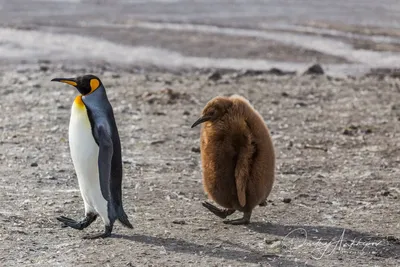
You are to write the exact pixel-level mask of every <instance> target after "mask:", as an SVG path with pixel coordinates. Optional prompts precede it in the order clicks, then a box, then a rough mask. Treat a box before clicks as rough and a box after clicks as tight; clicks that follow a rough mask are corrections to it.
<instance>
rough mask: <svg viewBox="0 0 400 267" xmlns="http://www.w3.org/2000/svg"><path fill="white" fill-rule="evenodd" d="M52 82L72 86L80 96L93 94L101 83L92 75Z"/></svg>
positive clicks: (55, 79) (56, 79) (59, 79)
mask: <svg viewBox="0 0 400 267" xmlns="http://www.w3.org/2000/svg"><path fill="white" fill-rule="evenodd" d="M51 81H52V82H62V83H67V84H69V85H72V86H74V87H75V88H76V89H77V90H78V91H79V93H81V94H82V95H88V94H90V93H93V92H94V91H95V90H96V89H97V88H99V87H100V86H101V85H102V83H101V81H100V79H99V78H98V77H96V76H94V75H92V74H88V75H84V76H79V77H77V78H54V79H52V80H51Z"/></svg>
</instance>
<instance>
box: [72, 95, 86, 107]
mask: <svg viewBox="0 0 400 267" xmlns="http://www.w3.org/2000/svg"><path fill="white" fill-rule="evenodd" d="M74 105H76V106H77V107H78V108H81V109H84V108H85V104H84V103H83V101H82V95H78V96H77V97H75V100H74Z"/></svg>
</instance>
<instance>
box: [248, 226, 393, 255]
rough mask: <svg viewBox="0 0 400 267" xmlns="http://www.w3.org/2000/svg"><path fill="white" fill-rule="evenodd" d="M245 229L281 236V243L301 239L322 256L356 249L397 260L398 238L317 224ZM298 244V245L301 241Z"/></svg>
mask: <svg viewBox="0 0 400 267" xmlns="http://www.w3.org/2000/svg"><path fill="white" fill-rule="evenodd" d="M247 227H248V229H250V230H252V231H254V232H258V233H263V234H269V235H275V236H281V237H283V241H282V242H283V244H284V245H285V243H286V242H287V243H288V244H289V245H290V243H292V244H293V241H294V240H291V239H300V240H301V241H302V242H303V244H306V243H307V242H308V244H309V245H311V247H314V248H315V249H316V250H317V251H318V246H319V251H321V250H322V251H323V250H325V249H326V250H325V252H324V253H327V254H328V253H329V252H334V250H340V251H344V250H346V249H347V250H353V251H354V250H355V251H358V252H359V253H360V255H363V254H364V255H365V254H369V255H373V256H376V257H382V258H394V259H400V239H398V238H395V237H384V236H379V235H376V234H373V233H365V232H359V231H356V230H352V229H347V228H340V227H330V226H319V225H281V224H273V223H267V222H253V223H251V224H249V225H248V226H247ZM300 243H301V242H300Z"/></svg>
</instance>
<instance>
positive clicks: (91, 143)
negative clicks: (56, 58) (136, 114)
mask: <svg viewBox="0 0 400 267" xmlns="http://www.w3.org/2000/svg"><path fill="white" fill-rule="evenodd" d="M51 81H56V82H62V83H66V84H69V85H72V86H74V87H75V88H76V89H78V91H79V93H81V94H80V95H78V96H77V97H76V98H75V101H74V103H73V104H72V108H71V118H70V124H69V146H70V151H71V157H72V162H73V164H74V167H75V171H76V175H77V177H78V183H79V189H80V191H81V195H82V198H83V201H84V203H85V218H83V220H81V221H75V220H73V219H70V218H67V217H64V216H61V217H58V218H57V220H59V221H61V222H63V223H64V224H65V225H67V226H69V227H72V228H75V229H78V230H82V229H84V228H86V227H88V226H89V225H90V224H91V223H92V222H94V221H95V220H96V218H97V216H100V217H101V219H102V220H103V222H104V224H105V231H104V232H103V233H99V234H95V235H91V236H85V237H83V238H84V239H95V238H104V237H108V236H110V235H111V232H112V229H113V225H114V222H115V220H117V219H118V220H119V221H120V222H121V223H122V224H123V225H125V226H126V227H128V228H133V226H132V224H131V223H130V222H129V220H128V216H127V215H126V214H125V212H124V209H123V207H122V196H121V195H122V193H121V182H122V159H121V143H120V139H119V135H118V129H117V125H116V123H115V119H114V113H113V110H112V107H111V104H110V102H109V101H108V98H107V94H106V90H105V88H104V86H103V84H102V83H101V81H100V79H99V78H97V77H96V76H94V75H85V76H81V77H77V78H55V79H52V80H51Z"/></svg>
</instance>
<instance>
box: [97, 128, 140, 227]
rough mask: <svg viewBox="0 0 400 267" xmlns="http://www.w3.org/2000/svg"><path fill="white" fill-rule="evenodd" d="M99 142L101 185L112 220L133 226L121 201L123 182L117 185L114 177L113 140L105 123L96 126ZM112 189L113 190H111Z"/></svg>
mask: <svg viewBox="0 0 400 267" xmlns="http://www.w3.org/2000/svg"><path fill="white" fill-rule="evenodd" d="M96 135H97V142H98V144H99V161H98V164H99V176H100V187H101V193H102V194H103V197H104V198H105V199H106V200H107V201H108V203H109V205H108V212H109V218H110V220H111V221H112V222H114V220H115V219H118V220H119V221H120V222H121V223H122V224H123V225H124V226H126V227H128V228H133V226H132V224H131V223H130V222H129V219H128V216H127V215H126V213H125V211H124V209H123V207H122V201H121V199H120V198H121V182H120V181H119V183H118V184H117V185H119V186H118V188H115V187H116V185H115V183H113V181H112V179H113V177H112V158H113V152H114V151H113V142H112V138H111V134H110V133H109V131H108V127H107V126H106V125H105V124H99V125H98V126H97V127H96ZM111 190H112V191H113V192H111Z"/></svg>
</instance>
